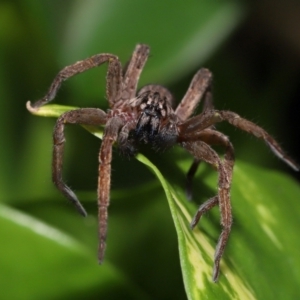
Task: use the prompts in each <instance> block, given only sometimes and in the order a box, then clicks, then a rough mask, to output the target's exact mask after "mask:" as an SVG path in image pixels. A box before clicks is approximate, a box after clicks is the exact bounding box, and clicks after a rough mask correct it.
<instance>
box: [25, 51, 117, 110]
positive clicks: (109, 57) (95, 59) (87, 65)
mask: <svg viewBox="0 0 300 300" xmlns="http://www.w3.org/2000/svg"><path fill="white" fill-rule="evenodd" d="M105 62H108V63H109V65H108V72H107V73H108V74H112V75H111V76H110V79H111V80H110V85H109V84H108V86H107V88H106V91H107V98H108V99H109V102H110V99H113V101H115V98H116V97H117V96H119V94H120V93H121V82H122V80H123V79H122V66H121V63H120V61H119V59H118V57H117V56H116V55H113V54H109V53H102V54H96V55H94V56H91V57H89V58H87V59H84V60H81V61H78V62H76V63H75V64H72V65H70V66H67V67H65V68H64V69H62V70H61V71H60V72H59V73H58V74H57V75H56V77H55V78H54V80H53V82H52V84H51V86H50V88H49V90H48V92H47V94H46V95H45V96H44V97H43V98H42V99H40V100H38V101H36V102H35V103H33V104H32V105H31V103H30V101H28V103H27V105H28V106H31V107H32V108H39V107H41V106H43V105H45V104H47V103H49V102H50V101H51V100H53V99H54V98H55V96H56V94H57V91H58V90H59V88H60V86H61V84H62V82H63V81H65V80H67V79H68V78H70V77H73V76H75V75H77V74H79V73H82V72H85V71H87V70H89V69H91V68H95V67H98V66H100V65H102V64H103V63H105ZM110 93H111V94H112V95H110ZM110 103H111V102H110ZM112 104H113V102H112V103H111V105H112Z"/></svg>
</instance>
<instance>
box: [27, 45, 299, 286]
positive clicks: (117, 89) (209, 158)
mask: <svg viewBox="0 0 300 300" xmlns="http://www.w3.org/2000/svg"><path fill="white" fill-rule="evenodd" d="M148 55H149V47H148V46H147V45H137V46H136V48H135V50H134V52H133V55H132V57H131V59H130V61H129V63H128V65H127V67H126V68H124V69H123V68H122V66H121V63H120V61H119V59H118V57H117V56H115V55H112V54H108V53H104V54H97V55H94V56H92V57H90V58H88V59H86V60H83V61H79V62H77V63H75V64H73V65H70V66H68V67H65V68H64V69H63V70H61V71H60V72H59V73H58V75H57V76H56V78H55V79H54V81H53V83H52V85H51V86H50V89H49V91H48V93H47V94H46V96H45V97H44V98H42V99H41V100H39V101H37V102H36V103H34V104H33V106H30V102H28V104H27V107H28V109H29V110H34V109H37V108H38V107H40V106H42V105H44V104H46V103H48V102H50V101H51V100H52V99H53V98H54V97H55V95H56V93H57V91H58V89H59V87H60V85H61V83H62V81H64V80H66V79H68V78H70V77H72V76H74V75H76V74H78V73H81V72H84V71H86V70H89V69H90V68H93V67H97V66H99V65H101V64H103V63H105V62H108V72H107V85H106V94H107V99H108V102H109V106H110V109H109V110H108V111H107V113H105V112H104V111H102V110H101V109H98V108H81V109H76V110H72V111H69V112H66V113H64V114H62V115H61V116H60V117H59V118H58V120H57V122H56V125H55V128H54V134H53V143H54V147H53V162H52V178H53V181H54V183H55V185H56V186H57V188H58V189H59V190H60V191H61V192H62V193H63V194H64V195H65V196H66V197H67V198H68V199H69V200H70V201H71V202H72V203H74V205H75V206H76V208H77V209H78V211H79V212H80V213H81V214H82V215H84V216H85V215H86V212H85V210H84V208H83V207H82V205H81V204H80V202H79V201H78V199H77V197H76V195H75V194H74V193H73V191H72V190H71V189H70V188H69V187H68V186H67V185H66V184H65V183H64V182H63V180H62V162H63V152H64V143H65V137H64V126H65V124H83V125H96V126H104V135H103V140H102V144H101V148H100V153H99V163H100V164H99V181H98V207H99V210H98V216H99V251H98V257H99V262H102V260H103V258H104V252H105V245H106V243H105V240H106V233H107V208H108V205H109V194H110V175H111V160H112V146H113V144H114V143H117V144H118V147H119V149H120V151H121V152H122V153H123V154H125V155H128V156H132V155H135V154H136V153H137V152H138V148H139V144H141V143H144V144H149V145H151V146H152V147H153V148H155V149H156V150H164V149H167V148H169V147H170V146H172V145H175V144H179V145H180V146H182V147H183V148H185V149H186V150H187V151H188V152H190V153H191V154H192V155H193V157H194V162H193V164H192V166H191V168H190V170H189V172H188V174H187V179H188V188H187V193H188V196H190V195H191V180H192V178H193V176H194V174H195V172H196V170H197V167H198V165H199V163H200V161H205V162H207V163H208V164H211V165H212V166H213V167H214V168H215V169H216V170H217V171H218V173H219V179H218V192H217V194H216V196H215V197H213V198H211V199H209V200H208V201H206V202H205V203H203V204H202V205H201V206H200V207H199V209H198V211H197V213H196V215H195V217H194V219H193V220H192V222H191V227H192V228H194V227H195V226H196V225H197V223H198V222H199V220H200V218H201V216H202V215H203V214H204V213H205V212H206V211H208V210H209V209H211V208H212V207H214V206H216V205H219V207H220V214H221V226H222V233H221V235H220V238H219V241H218V244H217V247H216V253H215V257H214V271H213V281H217V279H218V275H219V267H220V260H221V257H222V255H223V253H224V249H225V246H226V243H227V241H228V237H229V233H230V229H231V224H232V214H231V205H230V184H231V179H232V171H233V165H234V151H233V146H232V144H231V143H230V141H229V139H228V137H227V136H225V135H224V134H223V133H221V132H219V131H217V130H216V129H215V128H214V126H213V125H214V124H215V123H218V122H222V121H227V122H229V123H230V124H232V125H234V126H236V127H238V128H240V129H242V130H244V131H246V132H249V133H251V134H253V135H255V136H256V137H258V138H261V139H263V140H264V141H265V142H266V143H267V145H268V146H269V147H270V148H271V150H272V151H273V152H274V154H275V155H277V156H278V157H279V158H280V159H282V160H283V161H284V162H286V163H287V164H288V165H289V166H291V167H292V168H293V169H294V170H296V171H299V167H298V165H297V164H296V163H295V162H294V161H293V160H292V159H290V158H289V157H287V156H286V155H285V153H284V152H283V150H282V149H281V148H280V146H279V145H278V143H277V142H276V141H275V140H274V139H273V138H272V137H271V136H270V135H269V134H268V133H267V132H266V131H264V130H263V129H262V128H260V127H258V126H257V125H255V124H254V123H252V122H250V121H248V120H246V119H243V118H241V117H240V116H239V115H237V114H236V113H233V112H231V111H217V110H215V109H214V108H213V104H212V95H211V82H212V74H211V72H210V71H209V70H207V69H200V70H199V71H198V72H197V73H196V75H195V76H194V78H193V80H192V82H191V84H190V87H189V89H188V91H187V93H186V94H185V96H184V98H183V99H182V101H181V102H180V103H179V105H178V106H177V107H176V109H175V110H174V109H173V97H172V95H171V93H170V92H169V91H168V90H167V89H166V88H164V87H162V86H160V85H147V86H145V87H143V88H142V89H141V90H140V91H139V92H138V93H137V92H136V90H137V84H138V80H139V77H140V74H141V71H142V69H143V67H144V65H145V63H146V60H147V58H148ZM201 99H203V101H204V109H203V112H202V113H201V114H199V115H196V116H194V117H191V116H192V114H193V113H194V112H195V109H196V107H197V105H198V104H199V103H200V101H201ZM213 145H221V146H223V147H224V149H225V155H224V158H223V160H221V158H219V156H218V154H217V153H216V152H215V151H214V150H213V148H212V147H211V146H213Z"/></svg>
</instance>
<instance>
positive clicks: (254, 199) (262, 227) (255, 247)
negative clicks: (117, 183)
mask: <svg viewBox="0 0 300 300" xmlns="http://www.w3.org/2000/svg"><path fill="white" fill-rule="evenodd" d="M49 110H50V113H49V114H52V115H53V116H54V115H57V114H58V113H61V112H62V108H59V107H58V106H50V105H48V106H45V107H42V108H40V109H38V111H36V112H35V113H36V114H41V115H43V114H44V113H45V111H48V112H49ZM96 131H97V130H95V129H93V130H92V133H93V134H95V135H97V134H96ZM97 136H98V137H100V136H101V134H99V135H97ZM137 159H138V160H139V161H140V162H141V163H143V164H144V165H146V166H147V167H148V168H150V170H151V171H152V172H153V173H154V174H155V175H156V176H157V178H158V180H159V181H160V183H161V185H162V187H163V189H164V191H165V194H166V197H167V199H168V203H169V206H170V211H171V214H172V217H173V220H174V224H175V228H176V232H177V237H178V245H179V254H180V263H181V268H182V274H183V279H184V284H185V289H186V293H187V295H188V298H189V299H203V298H207V299H274V297H276V299H292V298H295V295H297V294H298V292H297V289H298V286H299V285H300V271H299V270H300V257H299V255H298V249H299V247H300V241H299V239H298V231H297V229H298V212H299V211H300V202H299V201H298V200H299V198H300V188H299V186H298V184H297V183H296V182H294V181H293V180H292V179H291V178H289V177H287V176H285V175H283V174H279V173H277V172H274V171H270V170H264V169H260V168H258V167H255V166H250V165H247V164H245V163H241V162H238V163H237V164H236V167H235V170H234V179H233V184H232V193H231V196H232V207H233V216H234V223H233V228H232V233H231V237H230V239H229V243H228V246H227V249H226V251H225V255H224V258H223V259H222V263H221V276H220V279H219V282H218V283H217V284H215V283H213V282H212V280H211V276H212V267H213V257H214V251H215V250H214V248H215V245H216V241H217V238H218V235H219V234H220V232H221V228H220V226H219V225H218V224H219V215H218V210H217V209H215V210H213V212H212V213H209V214H208V216H211V218H208V217H206V216H205V217H204V218H203V219H201V221H200V224H199V226H198V227H197V228H195V229H194V230H193V231H192V230H191V229H190V228H189V223H190V221H191V219H192V217H193V214H194V213H195V212H196V210H197V206H196V205H195V204H194V203H190V202H188V201H187V200H186V198H185V192H184V190H183V188H182V186H178V185H177V184H176V183H174V182H172V181H171V180H172V176H170V174H165V175H163V174H162V173H161V172H160V171H159V167H158V168H157V167H156V166H155V165H153V164H152V163H151V162H150V161H149V160H148V159H147V158H146V157H144V156H143V155H142V154H139V155H138V156H137ZM189 163H190V161H187V160H186V159H185V158H182V159H179V160H178V161H177V162H176V164H177V165H178V166H179V167H180V169H182V172H186V170H187V168H188V166H189ZM207 174H208V175H207ZM166 175H167V176H166ZM169 177H170V178H171V179H167V178H169ZM200 177H201V178H202V177H203V180H204V182H205V184H206V185H207V186H208V187H209V188H210V189H211V193H212V195H214V194H215V193H216V182H217V180H216V174H215V172H213V171H212V172H207V170H202V172H201V174H200ZM198 180H199V178H198V177H197V178H196V179H195V184H196V182H197V181H198ZM196 188H197V187H196ZM195 197H198V194H197V195H195Z"/></svg>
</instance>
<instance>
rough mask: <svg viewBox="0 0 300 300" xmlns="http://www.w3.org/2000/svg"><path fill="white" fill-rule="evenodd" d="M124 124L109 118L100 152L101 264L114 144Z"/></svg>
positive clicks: (99, 209) (116, 119)
mask: <svg viewBox="0 0 300 300" xmlns="http://www.w3.org/2000/svg"><path fill="white" fill-rule="evenodd" d="M123 125H124V124H123V121H122V120H121V119H120V118H118V117H113V118H111V119H109V120H108V122H107V124H106V127H105V131H104V135H103V140H102V144H101V148H100V152H99V178H98V222H99V225H98V235H99V248H98V260H99V263H100V264H101V263H102V262H103V258H104V253H105V248H106V234H107V217H108V213H107V208H108V206H109V194H110V181H111V179H110V175H111V160H112V146H113V143H114V142H115V141H116V140H117V138H118V134H119V131H120V128H121V127H122V126H123Z"/></svg>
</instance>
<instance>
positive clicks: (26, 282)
mask: <svg viewBox="0 0 300 300" xmlns="http://www.w3.org/2000/svg"><path fill="white" fill-rule="evenodd" d="M0 235H1V237H2V238H5V243H2V245H1V253H4V254H5V256H4V257H3V255H1V258H0V268H1V274H0V282H1V286H2V290H1V297H2V298H3V299H24V298H28V299H42V298H48V299H58V298H59V299H64V298H69V297H72V298H76V299H79V298H81V299H82V298H85V297H87V298H89V293H91V291H93V292H95V291H97V295H98V296H99V297H100V298H101V297H102V298H104V299H118V298H120V297H125V299H126V298H128V299H148V296H147V295H145V294H144V293H143V292H142V291H141V290H140V289H139V288H138V287H137V286H135V285H134V284H133V283H132V282H130V281H129V279H128V278H127V277H126V276H124V274H122V273H121V272H120V270H117V269H116V268H114V267H113V266H112V265H111V264H109V263H108V262H107V263H106V264H105V265H103V266H101V268H100V267H99V266H98V265H97V264H96V263H95V257H94V253H91V252H90V251H89V250H88V249H87V248H84V247H83V246H82V244H80V243H79V242H78V241H76V240H75V239H73V238H72V237H71V236H69V235H67V234H65V233H63V232H62V231H60V230H58V229H56V228H54V227H51V226H49V225H47V224H46V223H43V222H41V221H39V220H38V219H35V218H33V217H31V216H29V215H27V214H24V213H22V212H20V211H17V210H15V209H12V208H9V207H8V206H5V205H0ZM24 241H26V242H25V243H24ZM12 262H13V263H12ZM33 285H34V288H32V286H33Z"/></svg>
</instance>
